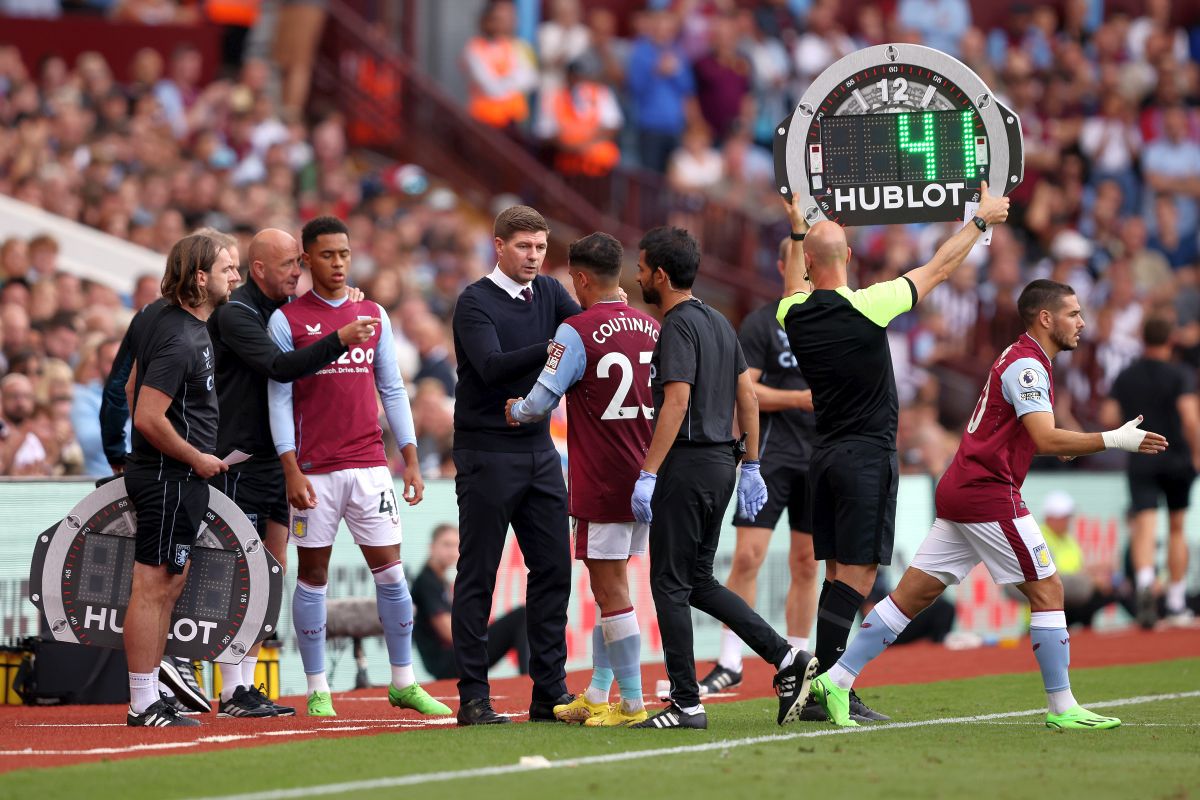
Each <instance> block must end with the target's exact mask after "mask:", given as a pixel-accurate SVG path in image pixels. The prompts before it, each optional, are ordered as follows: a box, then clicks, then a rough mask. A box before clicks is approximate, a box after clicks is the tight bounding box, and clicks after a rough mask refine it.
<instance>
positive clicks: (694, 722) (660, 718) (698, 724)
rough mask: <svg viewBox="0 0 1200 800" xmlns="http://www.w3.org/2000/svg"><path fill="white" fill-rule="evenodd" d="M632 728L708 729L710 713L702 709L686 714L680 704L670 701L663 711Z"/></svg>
mask: <svg viewBox="0 0 1200 800" xmlns="http://www.w3.org/2000/svg"><path fill="white" fill-rule="evenodd" d="M629 727H631V728H694V729H696V730H700V731H702V730H706V729H707V728H708V714H706V713H704V712H703V711H700V712H699V713H697V714H685V713H683V711H681V710H680V708H679V706H677V705H675V704H674V703H670V704H668V705H667V707H666V708H664V709H663V710H662V711H660V712H658V713H657V714H655V715H654V716H652V717H648V718H647V719H645V720H643V721H641V722H639V723H637V724H636V725H630V726H629Z"/></svg>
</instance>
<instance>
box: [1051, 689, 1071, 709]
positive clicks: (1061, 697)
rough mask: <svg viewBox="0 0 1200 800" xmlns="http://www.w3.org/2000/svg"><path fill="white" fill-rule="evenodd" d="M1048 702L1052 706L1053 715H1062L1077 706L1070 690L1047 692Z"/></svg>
mask: <svg viewBox="0 0 1200 800" xmlns="http://www.w3.org/2000/svg"><path fill="white" fill-rule="evenodd" d="M1046 700H1047V702H1048V703H1049V705H1050V713H1051V714H1061V713H1063V712H1064V711H1066V710H1067V709H1068V708H1072V707H1074V706H1075V705H1076V702H1075V695H1073V694H1071V690H1070V689H1063V690H1062V691H1061V692H1046Z"/></svg>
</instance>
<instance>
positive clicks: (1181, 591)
mask: <svg viewBox="0 0 1200 800" xmlns="http://www.w3.org/2000/svg"><path fill="white" fill-rule="evenodd" d="M1186 608H1187V581H1178V582H1176V583H1168V584H1167V613H1168V614H1178V613H1179V612H1181V611H1183V610H1185V609H1186Z"/></svg>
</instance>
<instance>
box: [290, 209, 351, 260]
mask: <svg viewBox="0 0 1200 800" xmlns="http://www.w3.org/2000/svg"><path fill="white" fill-rule="evenodd" d="M330 233H334V234H336V233H344V234H346V235H347V236H349V235H350V229H349V228H347V227H346V223H344V222H342V221H341V220H340V219H338V218H337V217H331V216H328V215H326V216H323V217H317V218H316V219H310V220H309V221H308V222H307V223H306V224H305V226H304V229H303V230H302V231H300V245H301V247H303V248H304V252H306V253H307V252H308V248H309V247H311V246H312V244H313V242H315V241H317V239H320V238H321V237H322V236H325V235H326V234H330Z"/></svg>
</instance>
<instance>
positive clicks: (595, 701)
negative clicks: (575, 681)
mask: <svg viewBox="0 0 1200 800" xmlns="http://www.w3.org/2000/svg"><path fill="white" fill-rule="evenodd" d="M583 696H584V699H586V700H587V701H588V702H589V703H591V704H592V705H594V706H598V705H600V704H601V703H607V702H608V693H607V692H601V691H600V690H599V689H597V688H596V687H595V686H589V687H587V689H586V690H585V691H584V693H583Z"/></svg>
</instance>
